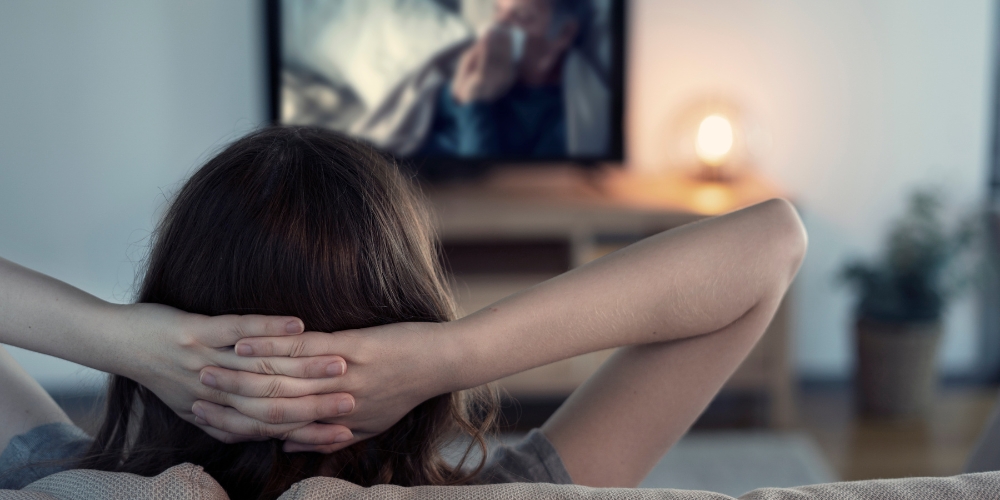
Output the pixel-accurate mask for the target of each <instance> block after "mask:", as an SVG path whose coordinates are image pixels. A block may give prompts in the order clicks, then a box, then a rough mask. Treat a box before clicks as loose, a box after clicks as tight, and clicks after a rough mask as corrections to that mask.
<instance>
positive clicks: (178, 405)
mask: <svg viewBox="0 0 1000 500" xmlns="http://www.w3.org/2000/svg"><path fill="white" fill-rule="evenodd" d="M301 332H302V322H301V321H300V320H298V319H297V318H290V317H265V316H219V317H216V318H208V317H205V316H200V315H195V314H188V313H184V312H181V311H178V310H176V309H172V308H169V307H165V306H161V305H156V304H131V305H115V304H110V303H108V302H105V301H102V300H100V299H98V298H96V297H94V296H92V295H89V294H87V293H85V292H83V291H81V290H79V289H76V288H74V287H72V286H69V285H67V284H66V283H63V282H61V281H58V280H55V279H52V278H49V277H48V276H45V275H43V274H40V273H36V272H34V271H31V270H29V269H26V268H24V267H21V266H18V265H17V264H14V263H12V262H10V261H7V260H4V259H2V258H0V343H3V344H10V345H14V346H17V347H22V348H25V349H29V350H32V351H36V352H40V353H43V354H49V355H52V356H56V357H59V358H63V359H66V360H69V361H73V362H76V363H79V364H82V365H86V366H90V367H92V368H96V369H98V370H102V371H106V372H110V373H116V374H119V375H124V376H127V377H129V378H132V379H134V380H136V381H138V382H139V383H141V384H143V385H145V386H146V387H149V388H150V389H151V390H153V392H154V393H155V394H156V395H157V396H159V397H160V398H161V399H162V400H163V401H164V402H165V403H167V404H168V405H169V406H170V407H171V408H173V409H174V411H175V412H177V413H178V414H179V415H180V416H181V417H182V418H184V419H186V420H188V421H190V422H192V423H197V422H196V420H197V419H196V416H195V415H194V414H192V412H191V405H192V403H193V402H194V401H195V400H197V399H209V400H212V401H216V402H220V403H223V404H229V403H231V402H232V401H234V400H238V401H242V400H244V399H245V398H239V397H238V396H233V395H229V394H224V393H221V392H219V391H216V390H212V389H210V388H208V387H206V386H205V385H204V384H201V383H199V373H200V370H201V369H202V368H204V367H205V366H207V365H218V366H227V367H229V368H233V369H241V370H252V371H264V370H270V371H268V373H282V374H285V375H290V376H294V377H302V378H305V377H320V378H322V380H318V381H316V382H315V383H314V385H313V386H314V387H317V391H321V389H322V387H321V386H322V384H323V380H332V378H330V377H331V373H333V372H328V371H327V370H328V367H334V368H337V370H334V371H338V372H342V371H343V369H344V367H345V365H344V364H343V363H344V361H343V359H342V358H340V357H337V356H323V357H317V358H299V359H291V358H281V359H271V358H266V359H261V360H258V361H257V362H251V363H247V361H252V360H247V359H245V358H240V357H238V356H236V355H235V354H234V353H233V352H232V347H231V346H232V345H233V344H235V343H236V341H238V340H239V339H241V338H245V337H249V336H260V335H267V336H282V335H295V334H299V333H301ZM260 376H261V377H265V378H266V377H268V375H260ZM324 392H325V393H323V394H320V395H319V396H312V397H310V398H303V401H301V402H300V403H299V404H300V405H302V406H304V407H308V408H310V409H311V410H313V415H314V416H316V415H321V414H322V415H324V416H335V415H338V411H339V409H338V404H339V403H340V402H341V401H344V400H345V399H346V400H350V395H344V394H332V393H330V392H331V391H324ZM351 403H353V400H351ZM351 406H353V404H352V405H351ZM309 420H310V421H311V420H316V418H312V419H309ZM56 421H68V419H67V418H66V415H65V414H64V413H63V412H62V411H61V410H60V409H59V407H58V406H57V405H56V404H55V403H54V402H53V401H52V399H51V398H49V396H48V394H46V393H45V392H44V390H42V388H41V387H40V386H39V385H38V384H37V383H36V382H35V381H34V380H31V378H30V377H28V376H27V374H26V373H25V372H24V371H23V370H21V369H20V367H18V366H16V364H15V363H14V360H13V358H11V357H10V355H9V354H7V353H6V351H3V352H2V353H0V422H4V423H5V425H3V426H0V445H3V446H4V447H5V446H6V443H7V442H8V441H9V440H10V438H11V437H13V436H16V435H18V434H22V433H24V432H27V431H28V430H30V429H31V428H33V427H35V426H38V425H41V424H45V423H50V422H56ZM7 423H11V424H12V425H6V424H7ZM273 424H276V425H270V424H266V423H263V422H256V423H255V424H254V425H253V427H244V428H243V429H240V430H243V432H236V433H231V432H225V431H220V430H217V429H213V428H211V427H209V426H206V425H202V428H203V429H204V430H205V431H206V432H208V433H209V434H211V435H213V436H214V437H216V438H217V439H220V440H224V441H239V440H247V439H261V438H266V436H276V437H281V438H288V439H290V440H293V441H300V442H303V443H313V444H326V445H330V444H332V443H335V442H336V439H337V437H338V436H342V435H349V431H348V430H347V429H346V428H344V427H341V426H338V425H306V424H307V422H302V421H301V419H300V420H297V421H292V420H285V419H279V420H277V421H275V422H273ZM2 449H3V448H2V447H0V450H2Z"/></svg>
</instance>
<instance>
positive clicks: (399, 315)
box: [83, 128, 493, 498]
mask: <svg viewBox="0 0 1000 500" xmlns="http://www.w3.org/2000/svg"><path fill="white" fill-rule="evenodd" d="M137 299H138V301H139V302H155V303H161V304H166V305H170V306H173V307H176V308H179V309H182V310H185V311H189V312H194V313H200V314H206V315H219V314H274V315H293V316H297V317H299V318H301V319H302V320H303V322H304V323H305V326H306V329H308V330H316V331H328V332H333V331H337V330H344V329H352V328H362V327H366V326H374V325H381V324H386V323H394V322H400V321H436V322H440V321H447V320H450V319H452V315H453V306H452V303H451V298H450V295H449V293H448V290H447V287H446V283H445V280H444V278H443V276H442V272H441V269H440V266H439V264H438V260H437V252H436V249H435V245H434V238H433V236H432V234H431V231H430V229H429V225H428V222H427V218H426V214H425V212H424V209H423V207H422V204H421V202H420V200H419V198H418V196H417V195H416V193H415V192H414V191H413V189H412V187H411V186H410V184H409V183H408V181H407V180H406V179H405V178H404V177H402V176H401V175H400V173H399V172H398V171H397V169H396V167H395V165H394V164H393V163H391V162H390V161H388V160H387V159H386V158H384V157H383V156H381V155H380V154H378V153H377V152H375V151H374V150H373V149H372V148H370V147H367V146H365V145H361V144H358V143H356V142H353V141H351V140H349V139H346V138H343V137H341V136H338V135H336V134H333V133H331V132H328V131H323V130H320V129H312V128H268V129H265V130H262V131H259V132H256V133H253V134H251V135H249V136H247V137H244V138H242V139H240V140H238V141H236V142H235V143H233V144H232V145H230V146H229V147H228V148H226V149H225V150H224V151H223V152H222V153H220V154H219V155H218V156H216V157H215V158H213V159H211V160H210V161H209V162H208V163H207V164H206V165H205V166H204V167H202V168H201V169H200V170H198V171H197V172H196V173H195V174H194V175H193V176H192V177H191V178H190V179H189V180H188V181H187V183H186V184H185V185H184V186H183V187H182V188H181V190H180V192H179V193H178V194H177V196H176V198H175V200H174V201H173V203H172V205H171V206H170V207H169V209H168V210H167V212H166V215H165V216H164V219H163V221H162V222H161V224H160V226H159V227H158V229H157V232H156V234H155V240H154V243H153V247H152V250H151V253H150V256H149V260H148V262H147V265H146V271H145V277H144V279H143V281H142V284H141V286H140V287H139V291H138V297H137ZM466 396H468V395H462V394H446V395H443V396H439V397H436V398H434V399H431V400H429V401H427V402H425V403H423V404H421V405H420V406H418V407H417V408H415V409H414V410H413V411H411V412H410V413H409V414H407V415H406V416H405V417H404V418H403V419H402V420H401V421H400V422H399V423H397V424H396V425H395V426H393V427H392V428H390V429H389V430H388V431H386V432H385V433H383V434H381V435H379V436H376V437H374V438H371V439H369V440H368V441H364V442H361V443H358V444H356V445H354V446H352V447H349V448H347V449H345V450H342V451H340V452H337V453H334V454H332V455H329V456H321V455H317V454H285V453H283V452H282V451H281V444H280V443H279V442H276V441H269V442H255V443H245V444H233V445H225V444H222V443H219V442H218V441H215V440H214V439H212V438H210V437H208V436H207V435H205V434H204V433H203V432H201V431H200V430H199V429H198V428H196V427H195V426H193V425H191V424H188V423H187V422H184V421H183V420H181V419H180V418H178V417H177V416H176V415H174V414H173V412H172V411H171V410H170V409H169V408H167V407H166V405H164V404H163V403H162V402H161V401H159V399H158V398H156V396H155V395H153V394H152V392H150V391H148V390H147V389H145V388H144V387H142V386H140V385H138V384H136V383H135V382H133V381H131V380H129V379H126V378H124V377H117V376H116V377H113V379H112V382H111V386H110V388H109V394H108V404H107V415H106V418H105V421H104V423H103V425H102V428H101V430H100V432H99V433H98V436H97V438H96V440H95V444H94V446H93V447H92V449H91V450H90V453H88V456H87V458H85V460H84V464H83V465H85V466H87V467H90V468H98V469H103V470H117V471H125V472H134V473H138V474H155V473H158V472H160V471H162V470H164V469H166V468H168V467H170V466H172V465H176V464H177V463H181V462H193V463H196V464H198V465H202V466H204V467H205V469H206V471H207V472H209V473H210V474H212V475H213V476H214V477H215V478H216V479H217V480H218V481H219V482H220V483H221V484H222V485H223V487H225V488H226V490H227V491H229V493H230V495H232V496H233V497H234V498H254V497H256V496H258V495H260V496H261V497H275V496H277V495H278V494H280V493H281V492H282V491H284V490H285V489H287V487H288V486H290V485H291V484H292V483H294V482H296V481H298V480H301V479H303V478H305V477H310V476H315V475H333V476H336V477H341V478H343V479H346V480H349V481H352V482H356V483H359V484H377V483H396V484H405V485H411V484H448V483H460V482H464V481H467V480H468V479H469V476H468V474H467V473H463V472H462V471H458V470H454V469H453V468H452V467H449V466H448V465H446V464H445V463H444V462H443V461H442V460H441V457H440V453H439V451H440V446H441V445H442V444H443V442H444V441H445V440H447V439H448V438H449V437H451V436H453V434H454V432H453V431H455V430H456V429H459V428H461V429H465V430H466V431H467V432H470V433H472V434H474V437H481V436H479V434H481V433H482V432H484V431H485V430H486V429H485V428H486V427H487V426H488V422H487V421H485V420H482V419H481V418H477V417H481V415H473V413H480V412H475V411H470V408H468V407H467V406H468V404H469V400H470V398H468V397H466ZM486 407H488V408H490V409H493V406H492V405H491V404H487V405H486ZM487 420H488V419H487Z"/></svg>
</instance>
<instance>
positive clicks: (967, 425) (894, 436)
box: [798, 388, 997, 480]
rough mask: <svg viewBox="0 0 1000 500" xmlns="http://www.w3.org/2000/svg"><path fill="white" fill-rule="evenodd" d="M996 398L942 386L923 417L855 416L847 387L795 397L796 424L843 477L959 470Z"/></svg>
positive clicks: (993, 393)
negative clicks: (935, 399) (890, 418)
mask: <svg viewBox="0 0 1000 500" xmlns="http://www.w3.org/2000/svg"><path fill="white" fill-rule="evenodd" d="M996 401H997V389H996V388H960V389H958V388H952V389H942V390H941V391H940V393H939V395H938V398H937V401H936V404H935V405H934V406H933V409H932V410H931V412H930V414H929V415H927V417H925V418H918V419H909V420H897V421H893V420H885V419H873V418H858V417H856V416H855V415H854V408H853V404H852V403H853V402H852V398H851V394H850V391H849V390H846V389H814V390H807V391H803V392H802V393H801V394H800V397H799V403H798V406H799V422H800V427H801V428H802V429H803V430H805V431H806V432H808V433H809V434H810V435H812V436H813V437H814V438H815V439H816V441H817V442H818V443H819V445H820V447H821V448H822V450H823V452H824V453H825V455H826V456H827V458H828V459H829V461H830V464H831V465H832V466H833V467H834V469H835V470H836V471H837V472H838V473H839V475H840V478H841V479H843V480H857V479H874V478H896V477H914V476H950V475H954V474H959V473H961V471H962V467H963V466H964V464H965V461H966V459H967V457H968V455H969V453H970V452H971V451H972V447H973V445H974V444H975V442H976V439H977V437H978V435H979V433H980V431H981V430H982V428H983V426H984V425H985V424H986V421H987V419H988V418H989V416H990V413H991V411H992V409H993V405H994V404H995V403H996Z"/></svg>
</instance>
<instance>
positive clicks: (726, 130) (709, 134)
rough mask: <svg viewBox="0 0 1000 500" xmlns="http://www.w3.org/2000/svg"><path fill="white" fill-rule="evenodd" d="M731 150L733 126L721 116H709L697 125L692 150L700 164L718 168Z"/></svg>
mask: <svg viewBox="0 0 1000 500" xmlns="http://www.w3.org/2000/svg"><path fill="white" fill-rule="evenodd" d="M732 149H733V125H732V124H731V123H729V120H727V119H726V118H725V117H723V116H722V115H709V116H706V117H705V119H703V120H702V121H701V123H700V124H699V125H698V135H697V136H696V137H695V144H694V150H695V153H696V154H697V155H698V159H699V160H701V161H702V163H704V164H706V165H709V166H712V167H718V166H721V165H722V164H724V163H725V162H726V157H728V156H729V152H730V151H731V150H732Z"/></svg>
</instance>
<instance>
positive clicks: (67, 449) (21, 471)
mask: <svg viewBox="0 0 1000 500" xmlns="http://www.w3.org/2000/svg"><path fill="white" fill-rule="evenodd" d="M91 442H93V439H92V438H91V437H90V436H88V435H87V433H86V432H84V431H83V429H80V428H79V427H77V426H75V425H73V424H69V423H66V422H54V423H50V424H44V425H39V426H38V427H35V428H33V429H31V430H30V431H28V432H25V433H24V434H20V435H17V436H14V437H13V438H12V439H11V440H10V444H8V445H7V448H5V449H4V450H3V453H0V489H9V490H17V489H21V488H23V487H25V486H27V485H28V484H31V483H33V482H35V481H37V480H38V479H41V478H43V477H45V476H49V475H52V474H55V473H56V472H61V471H63V470H66V469H69V468H71V466H72V464H73V459H75V458H78V457H81V456H83V453H84V452H85V451H86V450H87V447H89V446H90V443H91Z"/></svg>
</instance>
